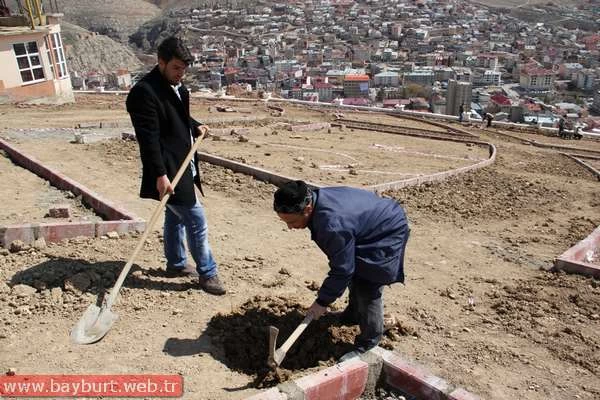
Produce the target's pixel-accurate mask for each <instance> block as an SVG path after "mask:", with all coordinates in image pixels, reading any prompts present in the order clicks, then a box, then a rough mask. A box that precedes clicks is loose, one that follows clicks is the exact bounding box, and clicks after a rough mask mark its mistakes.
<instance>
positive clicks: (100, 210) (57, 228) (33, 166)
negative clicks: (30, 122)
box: [0, 139, 146, 247]
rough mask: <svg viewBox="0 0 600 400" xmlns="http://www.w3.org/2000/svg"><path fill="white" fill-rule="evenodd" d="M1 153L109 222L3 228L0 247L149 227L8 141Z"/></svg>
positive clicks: (140, 229) (40, 224)
mask: <svg viewBox="0 0 600 400" xmlns="http://www.w3.org/2000/svg"><path fill="white" fill-rule="evenodd" d="M0 150H4V151H5V152H6V154H8V156H9V157H10V159H11V160H12V161H13V162H14V163H15V164H17V165H19V166H21V167H23V168H25V169H27V170H29V171H31V172H33V173H34V174H36V175H37V176H39V177H40V178H42V179H45V180H47V181H49V182H50V184H51V185H52V186H54V187H57V188H58V189H61V190H68V191H70V192H71V193H73V194H74V195H75V196H81V199H82V201H83V202H84V203H86V204H87V205H89V206H90V207H92V208H93V209H94V211H95V212H96V213H97V214H99V215H101V216H102V217H103V218H105V219H106V220H105V221H100V222H65V223H60V222H59V223H39V224H20V225H8V226H1V227H0V246H4V247H8V246H9V245H10V244H11V243H12V242H13V241H15V240H21V241H23V242H24V243H26V244H30V243H32V242H33V241H35V240H36V239H38V238H41V237H43V238H44V240H46V241H47V242H58V241H61V240H63V239H68V238H72V237H76V236H88V237H100V236H102V235H104V234H106V233H108V232H111V231H116V232H119V233H126V232H131V231H142V230H144V228H145V226H146V222H145V221H144V220H142V219H140V218H138V217H137V216H136V215H134V214H133V213H130V212H128V211H126V210H124V209H122V208H120V207H118V206H117V205H115V204H113V203H111V202H109V201H108V200H105V199H104V198H102V197H101V196H100V195H99V194H98V193H95V192H93V191H92V190H90V189H88V188H87V187H85V186H83V185H82V184H80V183H78V182H76V181H74V180H73V179H70V178H68V177H66V176H65V175H63V174H61V173H60V172H57V171H54V170H53V169H51V168H48V167H46V166H44V165H42V163H41V162H39V161H38V160H36V159H35V158H34V157H31V156H29V155H27V154H25V153H23V152H21V151H19V150H18V149H17V148H16V147H14V146H12V145H10V144H9V143H8V142H6V141H5V140H2V139H0Z"/></svg>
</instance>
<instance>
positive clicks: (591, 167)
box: [560, 153, 600, 181]
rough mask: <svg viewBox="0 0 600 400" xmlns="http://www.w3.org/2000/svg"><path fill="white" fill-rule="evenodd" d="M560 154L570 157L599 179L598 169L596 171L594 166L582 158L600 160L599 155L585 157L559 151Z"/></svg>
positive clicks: (599, 172)
mask: <svg viewBox="0 0 600 400" xmlns="http://www.w3.org/2000/svg"><path fill="white" fill-rule="evenodd" d="M560 154H562V155H563V156H565V157H568V158H570V159H572V160H573V161H575V162H576V163H577V164H579V165H581V166H582V167H584V168H586V169H587V170H589V171H590V172H591V173H592V174H594V175H595V176H596V178H597V179H598V180H599V181H600V171H598V170H597V169H596V168H594V167H593V166H591V165H590V164H588V163H586V162H585V161H583V160H582V158H586V159H590V160H600V157H586V156H582V155H575V154H567V153H560Z"/></svg>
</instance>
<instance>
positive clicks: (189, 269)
mask: <svg viewBox="0 0 600 400" xmlns="http://www.w3.org/2000/svg"><path fill="white" fill-rule="evenodd" d="M166 275H167V277H169V278H177V277H185V276H187V277H190V278H198V277H199V276H200V275H199V274H198V271H196V267H194V265H192V264H186V265H185V267H183V268H173V267H169V266H168V265H167V271H166Z"/></svg>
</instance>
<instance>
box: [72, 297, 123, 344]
mask: <svg viewBox="0 0 600 400" xmlns="http://www.w3.org/2000/svg"><path fill="white" fill-rule="evenodd" d="M117 318H119V317H118V315H117V314H115V313H113V312H112V311H110V309H109V308H105V307H104V306H103V307H98V306H97V305H95V304H92V305H90V306H89V307H88V308H87V310H85V313H83V316H82V317H81V319H80V320H79V321H77V323H76V324H75V326H74V327H73V329H72V330H71V341H72V342H73V343H75V344H92V343H96V342H98V341H99V340H101V339H102V338H103V337H104V336H105V335H106V334H107V333H108V331H109V330H110V328H111V327H112V325H113V324H114V323H115V321H116V320H117Z"/></svg>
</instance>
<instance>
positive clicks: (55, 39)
mask: <svg viewBox="0 0 600 400" xmlns="http://www.w3.org/2000/svg"><path fill="white" fill-rule="evenodd" d="M50 42H51V44H52V53H53V54H54V62H55V63H56V68H57V73H58V77H59V78H64V77H65V76H67V74H68V72H67V61H66V60H65V53H64V51H63V44H62V39H61V38H60V33H53V34H51V35H50Z"/></svg>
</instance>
